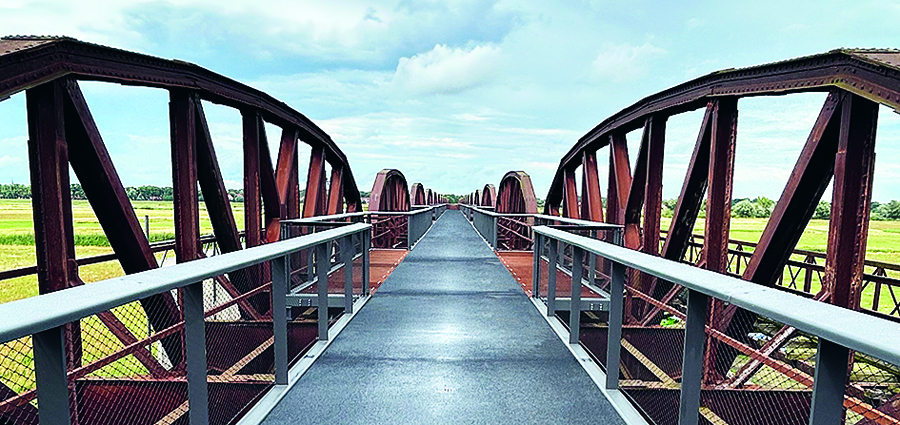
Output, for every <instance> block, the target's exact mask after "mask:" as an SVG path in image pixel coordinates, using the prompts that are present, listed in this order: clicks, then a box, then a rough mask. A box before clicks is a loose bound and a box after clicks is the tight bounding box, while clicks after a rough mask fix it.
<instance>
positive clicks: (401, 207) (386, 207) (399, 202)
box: [369, 168, 410, 212]
mask: <svg viewBox="0 0 900 425" xmlns="http://www.w3.org/2000/svg"><path fill="white" fill-rule="evenodd" d="M409 206H410V203H409V189H408V188H407V184H406V177H404V176H403V173H401V172H400V171H399V170H390V169H387V168H386V169H384V170H381V171H379V172H378V174H377V175H376V176H375V183H374V184H373V185H372V193H371V194H370V196H369V211H383V212H396V211H409Z"/></svg>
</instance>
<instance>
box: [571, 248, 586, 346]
mask: <svg viewBox="0 0 900 425" xmlns="http://www.w3.org/2000/svg"><path fill="white" fill-rule="evenodd" d="M583 269H584V250H583V249H581V248H580V247H577V246H575V245H572V302H571V304H570V305H569V344H578V338H579V336H580V334H581V275H582V273H583V272H584V270H583Z"/></svg>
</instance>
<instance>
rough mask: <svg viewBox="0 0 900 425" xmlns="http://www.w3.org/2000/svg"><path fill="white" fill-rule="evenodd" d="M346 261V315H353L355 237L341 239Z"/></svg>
mask: <svg viewBox="0 0 900 425" xmlns="http://www.w3.org/2000/svg"><path fill="white" fill-rule="evenodd" d="M341 257H343V260H344V313H347V314H353V236H346V237H344V238H343V239H341Z"/></svg>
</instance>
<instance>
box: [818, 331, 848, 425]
mask: <svg viewBox="0 0 900 425" xmlns="http://www.w3.org/2000/svg"><path fill="white" fill-rule="evenodd" d="M849 356H850V350H849V349H847V347H843V346H841V345H838V344H835V343H833V342H831V341H828V340H826V339H823V338H819V349H818V351H817V352H816V377H815V383H814V384H813V393H812V406H810V410H809V423H810V425H839V424H840V423H841V422H843V421H842V419H843V413H844V410H843V407H844V390H845V386H846V385H847V366H848V359H849V358H850V357H849Z"/></svg>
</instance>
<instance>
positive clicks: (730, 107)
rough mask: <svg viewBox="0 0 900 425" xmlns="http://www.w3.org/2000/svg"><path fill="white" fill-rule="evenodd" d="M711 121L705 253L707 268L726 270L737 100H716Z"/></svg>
mask: <svg viewBox="0 0 900 425" xmlns="http://www.w3.org/2000/svg"><path fill="white" fill-rule="evenodd" d="M711 121H712V132H711V135H712V138H711V140H710V154H709V173H708V176H709V183H708V184H709V191H708V192H709V196H708V199H707V203H706V231H705V232H704V241H705V243H704V249H703V252H704V254H703V255H704V259H705V262H706V268H707V269H708V270H712V271H715V272H719V273H725V271H726V269H727V267H728V235H729V229H730V224H731V191H732V187H733V180H734V150H735V142H736V137H737V99H736V98H733V97H732V98H720V99H716V100H715V101H713V111H712V120H711ZM657 234H658V233H657Z"/></svg>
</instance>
